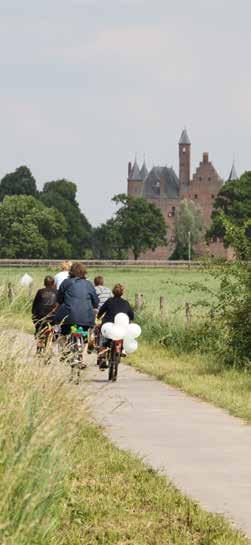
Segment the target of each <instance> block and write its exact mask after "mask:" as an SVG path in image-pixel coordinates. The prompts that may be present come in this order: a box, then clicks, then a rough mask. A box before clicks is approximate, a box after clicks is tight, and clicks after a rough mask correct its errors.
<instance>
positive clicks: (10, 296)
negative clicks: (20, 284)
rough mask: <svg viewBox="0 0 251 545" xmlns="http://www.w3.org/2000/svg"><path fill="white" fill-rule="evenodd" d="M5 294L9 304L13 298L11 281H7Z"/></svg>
mask: <svg viewBox="0 0 251 545" xmlns="http://www.w3.org/2000/svg"><path fill="white" fill-rule="evenodd" d="M7 295H8V301H9V304H10V305H11V303H12V301H13V298H14V290H13V287H12V284H11V282H8V291H7Z"/></svg>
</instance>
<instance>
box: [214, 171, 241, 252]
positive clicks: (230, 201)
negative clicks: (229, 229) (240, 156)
mask: <svg viewBox="0 0 251 545" xmlns="http://www.w3.org/2000/svg"><path fill="white" fill-rule="evenodd" d="M223 217H225V218H226V219H229V220H230V221H231V223H232V224H233V225H235V226H237V227H238V226H239V227H243V226H244V224H245V223H246V222H247V221H248V220H250V219H251V171H249V172H245V173H244V174H243V175H242V176H241V178H240V179H239V180H234V181H230V182H226V183H225V184H224V185H223V187H222V188H221V190H220V191H219V193H218V195H217V197H216V199H215V202H214V209H213V213H212V225H211V227H210V229H209V230H208V232H207V239H208V240H210V239H211V238H213V237H218V238H223V239H224V242H225V244H226V245H228V244H229V242H228V240H227V237H225V235H226V227H225V224H224V222H223V221H222V219H223ZM249 232H250V231H249V230H247V236H248V233H249Z"/></svg>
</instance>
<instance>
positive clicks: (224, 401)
mask: <svg viewBox="0 0 251 545" xmlns="http://www.w3.org/2000/svg"><path fill="white" fill-rule="evenodd" d="M24 272H28V273H29V274H31V276H33V278H34V286H33V293H35V291H36V289H37V288H39V287H41V285H42V281H43V278H44V276H45V274H48V273H52V274H55V270H45V269H33V270H32V269H29V268H27V269H21V270H20V269H0V289H1V293H2V296H1V309H2V311H1V314H0V327H6V326H8V325H10V326H11V327H12V328H19V329H23V330H25V331H29V332H32V331H33V325H32V322H31V316H30V307H31V298H29V297H28V293H27V290H25V289H21V288H20V286H19V283H20V278H21V276H22V275H23V274H24ZM96 274H103V275H104V277H105V281H106V284H107V285H108V286H110V287H112V285H113V284H114V283H115V282H122V283H123V284H124V285H125V286H126V288H127V293H126V296H127V297H128V298H129V299H130V300H131V302H132V303H133V302H134V296H135V293H143V294H144V309H143V311H142V313H140V314H139V315H138V316H137V317H136V320H137V321H140V323H141V325H142V328H143V337H142V338H141V339H140V341H139V351H138V352H137V353H136V354H135V355H134V356H132V357H130V359H129V360H128V362H129V363H130V364H132V365H135V366H136V367H137V368H138V369H140V370H142V371H145V372H147V373H150V374H152V375H154V376H156V377H157V378H158V379H160V380H162V381H164V382H167V383H170V384H173V385H175V386H177V387H179V388H181V389H182V390H184V391H185V392H188V393H189V394H192V395H196V396H198V397H200V398H201V399H204V400H207V401H209V402H212V403H214V404H215V405H217V406H220V407H223V408H225V409H227V410H228V411H229V412H230V413H231V414H234V415H236V416H239V417H241V418H244V419H245V420H247V421H249V422H250V421H251V373H250V371H249V372H248V371H246V372H244V371H241V370H238V369H228V368H226V367H225V366H223V365H222V364H221V362H220V361H219V359H218V358H217V357H216V356H215V354H214V349H215V347H216V344H217V338H216V337H214V335H211V338H209V335H208V334H207V332H205V333H204V332H203V331H202V332H201V330H199V331H198V332H197V330H196V324H199V319H198V318H199V315H200V314H201V313H203V312H204V313H205V312H208V311H209V310H210V306H211V305H212V303H213V296H212V295H211V294H210V292H209V291H208V289H209V290H211V292H214V291H215V290H217V287H218V284H217V280H216V279H214V278H213V277H212V275H210V274H209V273H208V272H207V271H198V270H190V271H189V270H185V271H184V270H175V271H174V270H166V269H148V270H145V269H138V270H135V269H131V270H128V269H124V270H121V269H120V270H114V269H109V270H108V269H107V270H90V274H89V278H90V279H93V278H94V276H95V275H96ZM8 281H10V282H11V283H12V284H13V286H14V290H15V297H14V301H13V303H12V304H11V305H9V304H8V301H7V298H6V293H7V282H8ZM196 284H197V285H198V289H197V290H195V289H194V285H196ZM192 288H193V289H192ZM160 295H162V296H164V297H165V299H166V301H167V314H166V318H165V319H164V320H162V319H160V312H159V297H160ZM201 300H206V301H208V303H209V307H206V308H205V307H201V306H200V305H199V306H196V305H197V304H198V303H199V302H200V301H201ZM186 301H188V302H190V303H192V305H193V306H192V324H193V328H192V329H189V330H187V329H186V328H185V313H184V303H185V302H186ZM167 331H168V332H169V334H170V332H171V336H172V345H171V347H169V348H168V347H165V348H162V347H161V346H160V344H159V339H161V338H163V337H164V336H165V335H166V334H167ZM209 342H210V343H211V347H210V351H209V352H208V345H209ZM184 347H185V349H186V350H184Z"/></svg>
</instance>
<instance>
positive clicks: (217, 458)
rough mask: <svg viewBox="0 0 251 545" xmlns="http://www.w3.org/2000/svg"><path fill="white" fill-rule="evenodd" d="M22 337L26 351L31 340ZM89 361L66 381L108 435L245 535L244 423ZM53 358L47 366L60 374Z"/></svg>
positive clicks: (250, 429)
mask: <svg viewBox="0 0 251 545" xmlns="http://www.w3.org/2000/svg"><path fill="white" fill-rule="evenodd" d="M22 337H23V340H24V345H25V349H26V350H27V353H28V355H29V358H30V355H31V353H34V341H33V340H32V338H31V336H30V335H23V336H22ZM17 339H18V343H20V333H19V334H17ZM13 347H14V350H15V342H14V345H13ZM24 352H25V350H24ZM30 361H32V360H30ZM94 362H95V360H94V357H93V356H91V357H90V360H89V367H88V368H87V369H86V370H85V371H83V375H82V379H81V383H80V385H79V386H75V385H69V387H70V389H71V392H72V393H74V395H75V392H76V395H77V397H78V398H80V399H83V400H85V403H86V402H87V404H88V406H89V407H90V410H91V413H92V415H93V416H94V418H95V420H96V421H97V422H98V423H99V424H101V425H102V426H103V427H104V428H105V430H106V432H107V434H108V436H109V438H110V439H111V440H112V441H113V442H114V443H115V444H116V445H118V446H119V447H120V448H123V449H126V450H130V451H132V452H133V453H134V454H136V455H139V456H141V457H142V458H143V459H144V460H145V461H146V462H147V463H149V464H150V465H151V466H152V467H154V468H155V469H157V470H158V471H160V472H161V473H162V474H164V475H166V476H167V477H169V478H171V479H172V481H173V482H174V484H175V485H176V486H177V488H179V489H180V490H181V491H183V492H185V493H186V494H187V495H188V496H190V497H192V498H193V499H195V500H198V501H199V502H200V504H201V505H202V506H203V507H205V508H206V509H207V510H208V511H212V512H217V513H221V514H223V515H224V516H225V517H227V518H228V519H230V520H231V521H232V522H233V523H234V524H235V525H236V526H237V527H239V528H240V529H242V530H243V531H244V532H245V533H246V534H247V535H248V536H249V537H250V538H251V426H247V425H246V424H245V423H244V422H243V421H242V420H240V419H238V418H234V417H231V416H229V415H228V414H227V413H226V412H225V411H223V410H221V409H217V408H216V407H213V406H212V405H210V404H208V403H204V402H201V401H199V400H197V399H195V398H191V397H189V396H188V395H186V394H184V393H182V392H181V391H179V390H177V389H175V388H173V387H171V386H167V385H165V384H163V383H161V382H159V381H157V380H155V379H154V378H152V377H150V376H148V375H145V374H143V373H138V372H137V371H135V370H134V369H132V368H130V367H127V366H125V365H122V364H121V365H120V368H119V379H118V382H116V383H109V382H108V381H107V372H106V371H105V372H103V373H102V372H101V371H99V369H98V368H97V366H96V365H95V364H94ZM55 363H56V362H54V364H52V366H51V370H52V372H55V373H56V374H59V375H60V376H61V377H62V370H63V368H62V365H60V366H59V365H57V364H56V365H55ZM64 373H65V377H66V379H67V376H68V374H69V370H68V369H66V368H64Z"/></svg>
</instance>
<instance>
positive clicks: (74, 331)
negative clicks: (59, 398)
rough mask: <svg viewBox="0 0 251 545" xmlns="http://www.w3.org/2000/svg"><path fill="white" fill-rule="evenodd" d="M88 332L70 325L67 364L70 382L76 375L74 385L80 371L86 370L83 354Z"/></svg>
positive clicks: (77, 380) (77, 382) (86, 345)
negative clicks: (69, 370) (68, 365)
mask: <svg viewBox="0 0 251 545" xmlns="http://www.w3.org/2000/svg"><path fill="white" fill-rule="evenodd" d="M88 338H89V330H84V329H83V327H81V326H77V325H72V326H71V333H70V335H69V337H68V346H69V358H68V360H69V364H70V366H71V376H70V381H73V379H74V375H75V374H76V378H75V384H79V381H80V371H81V370H82V369H85V368H86V366H87V365H86V363H84V361H83V358H84V354H85V353H86V352H87V349H88Z"/></svg>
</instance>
